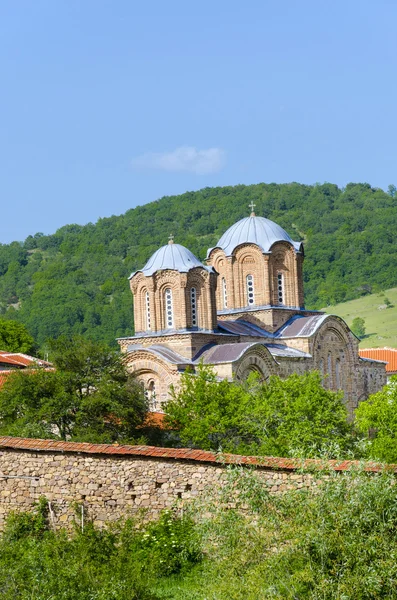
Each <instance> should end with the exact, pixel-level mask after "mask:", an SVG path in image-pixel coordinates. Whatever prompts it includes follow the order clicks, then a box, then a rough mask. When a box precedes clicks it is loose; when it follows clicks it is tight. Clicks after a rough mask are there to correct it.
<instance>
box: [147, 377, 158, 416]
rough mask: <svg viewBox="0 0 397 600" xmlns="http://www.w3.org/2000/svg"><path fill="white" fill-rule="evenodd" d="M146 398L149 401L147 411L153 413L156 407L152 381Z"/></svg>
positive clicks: (154, 385)
mask: <svg viewBox="0 0 397 600" xmlns="http://www.w3.org/2000/svg"><path fill="white" fill-rule="evenodd" d="M146 397H147V399H148V401H149V410H150V411H152V412H154V411H155V410H156V408H157V406H156V384H155V383H154V381H151V382H150V383H149V386H148V389H147V396H146Z"/></svg>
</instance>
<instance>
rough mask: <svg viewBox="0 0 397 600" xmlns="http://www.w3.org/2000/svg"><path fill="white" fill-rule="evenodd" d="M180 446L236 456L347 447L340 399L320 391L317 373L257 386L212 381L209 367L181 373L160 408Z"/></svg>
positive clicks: (310, 453)
mask: <svg viewBox="0 0 397 600" xmlns="http://www.w3.org/2000/svg"><path fill="white" fill-rule="evenodd" d="M164 409H165V411H166V421H167V422H168V424H169V426H170V427H172V428H173V429H176V430H178V431H179V434H180V438H181V442H182V444H183V445H194V446H198V447H199V448H204V449H215V450H217V449H218V448H222V450H225V451H228V452H237V453H240V454H246V453H251V454H262V455H275V456H291V455H295V454H297V453H299V454H300V453H304V454H305V455H306V456H319V455H321V454H323V453H324V452H326V453H327V454H329V455H335V454H336V455H339V454H340V453H343V452H347V451H348V450H349V449H350V448H352V447H353V435H352V433H353V432H352V427H351V425H349V424H348V422H347V411H346V407H345V405H344V403H343V400H342V395H341V394H339V393H335V392H332V391H330V390H326V389H324V388H323V386H322V384H321V377H320V375H319V374H318V373H315V372H312V373H306V374H305V375H296V374H294V375H291V376H290V377H288V378H287V379H284V380H283V379H280V378H279V377H271V378H270V380H269V381H267V382H266V383H263V384H262V383H260V381H259V380H258V379H257V377H256V376H255V375H253V376H250V377H249V379H248V381H247V383H246V384H243V385H241V384H239V383H237V382H229V381H227V380H222V381H218V380H217V378H216V376H215V373H214V371H213V370H212V369H211V368H210V367H205V366H200V367H199V369H198V373H197V375H194V374H192V373H189V372H186V373H184V374H183V375H182V377H181V384H180V387H179V388H178V390H177V391H175V390H173V391H172V396H171V400H170V401H169V402H168V403H167V404H166V405H165V407H164Z"/></svg>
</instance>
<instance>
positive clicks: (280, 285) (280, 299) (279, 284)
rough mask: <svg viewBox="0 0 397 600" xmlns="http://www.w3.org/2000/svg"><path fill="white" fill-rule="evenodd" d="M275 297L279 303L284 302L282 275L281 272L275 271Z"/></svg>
mask: <svg viewBox="0 0 397 600" xmlns="http://www.w3.org/2000/svg"><path fill="white" fill-rule="evenodd" d="M277 298H278V303H279V304H284V277H283V274H282V273H277Z"/></svg>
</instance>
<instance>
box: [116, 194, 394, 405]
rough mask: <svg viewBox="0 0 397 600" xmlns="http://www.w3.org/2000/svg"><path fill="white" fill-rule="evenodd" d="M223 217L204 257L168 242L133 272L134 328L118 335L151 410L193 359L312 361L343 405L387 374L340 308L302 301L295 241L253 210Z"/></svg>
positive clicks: (242, 371)
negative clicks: (332, 310)
mask: <svg viewBox="0 0 397 600" xmlns="http://www.w3.org/2000/svg"><path fill="white" fill-rule="evenodd" d="M251 208H252V212H251V215H250V216H249V217H246V218H244V219H241V220H240V221H238V222H237V223H235V224H234V225H232V227H230V228H229V229H228V230H227V231H226V232H225V233H224V235H223V236H222V237H221V238H220V240H219V241H218V243H217V245H216V246H215V247H214V248H210V249H209V250H208V253H207V258H206V264H203V263H201V262H200V261H199V260H198V258H196V257H195V256H194V254H192V252H190V250H188V249H187V248H185V247H184V246H181V245H180V244H176V243H174V242H173V239H172V236H170V238H171V239H170V240H169V242H168V244H167V245H165V246H162V247H161V248H159V249H158V250H157V251H156V252H155V253H154V254H153V256H152V257H151V258H150V259H149V261H148V262H147V263H146V265H145V266H144V267H143V268H142V269H141V270H139V271H137V272H135V273H132V275H131V277H130V286H131V291H132V294H133V295H134V319H135V332H136V333H135V336H134V337H128V338H121V339H119V340H118V342H119V344H120V347H121V351H122V352H123V353H125V354H126V361H127V365H128V368H129V370H130V371H133V372H135V373H136V375H137V377H138V378H139V379H140V380H141V381H142V383H143V385H144V386H145V389H146V390H147V394H148V396H149V398H150V399H151V408H152V410H153V411H161V407H162V404H163V403H164V402H166V401H167V398H168V393H169V386H170V385H171V384H177V383H178V380H179V377H180V375H181V373H183V371H184V370H185V369H186V368H187V367H190V368H191V369H193V370H194V369H195V368H196V367H197V365H198V364H199V363H200V362H202V363H204V364H205V365H211V366H212V367H213V368H214V370H215V371H216V373H217V374H218V376H219V377H220V378H228V379H233V378H234V379H237V380H243V379H245V378H246V377H247V376H248V374H249V373H250V372H252V371H255V372H257V373H259V375H260V376H261V378H262V379H263V380H266V379H268V378H269V376H270V375H279V376H280V377H287V376H288V375H290V374H291V373H304V372H305V371H311V370H318V371H320V373H321V374H322V376H323V382H324V386H325V387H327V388H329V389H332V390H343V392H344V397H345V401H346V404H347V406H348V408H349V411H350V413H352V412H353V411H354V409H355V408H356V407H357V404H358V403H359V402H360V401H361V400H364V399H365V398H367V397H368V395H369V394H372V393H374V392H376V391H378V390H379V389H380V388H381V387H382V386H383V385H384V384H385V383H386V374H385V364H384V363H382V362H379V361H374V360H369V359H363V358H361V357H360V356H359V354H358V339H357V338H356V337H355V336H354V334H353V333H352V332H351V331H350V329H349V327H348V326H347V324H346V323H345V322H344V321H343V320H342V319H341V318H339V317H337V316H333V315H327V314H325V313H323V312H318V311H313V310H306V309H305V307H304V295H303V275H302V266H303V260H304V250H303V245H302V243H301V242H294V241H293V240H292V239H291V238H290V236H289V235H288V234H287V232H286V231H284V229H282V228H281V227H280V226H279V225H277V224H276V223H274V222H273V221H270V220H269V219H265V218H263V217H258V216H256V215H255V213H254V212H253V208H254V206H252V207H251Z"/></svg>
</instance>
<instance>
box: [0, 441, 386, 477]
mask: <svg viewBox="0 0 397 600" xmlns="http://www.w3.org/2000/svg"><path fill="white" fill-rule="evenodd" d="M0 448H6V449H10V450H27V451H31V452H60V453H64V452H73V453H76V452H77V453H83V454H97V455H103V456H131V457H133V456H136V457H138V456H140V457H146V458H154V459H156V458H158V459H173V460H181V461H185V460H186V461H194V462H198V463H209V464H218V465H219V464H241V465H254V466H256V467H258V468H262V469H275V470H283V471H295V470H297V469H302V468H318V469H322V470H328V469H331V470H333V471H348V470H349V469H354V468H357V467H358V466H359V465H360V464H361V463H359V461H355V460H343V461H338V460H328V461H322V460H315V459H306V460H303V461H302V460H300V459H297V458H278V457H273V456H263V457H262V456H240V455H238V454H223V455H218V454H216V453H215V452H209V451H207V450H191V449H189V448H159V447H156V446H122V445H118V444H87V443H79V442H60V441H55V440H37V439H28V438H15V437H0ZM384 468H385V467H384V466H383V465H381V464H378V463H374V462H372V463H371V462H367V463H365V466H364V470H365V471H369V472H380V471H382V470H384ZM387 469H388V470H391V471H393V472H397V465H387Z"/></svg>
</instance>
